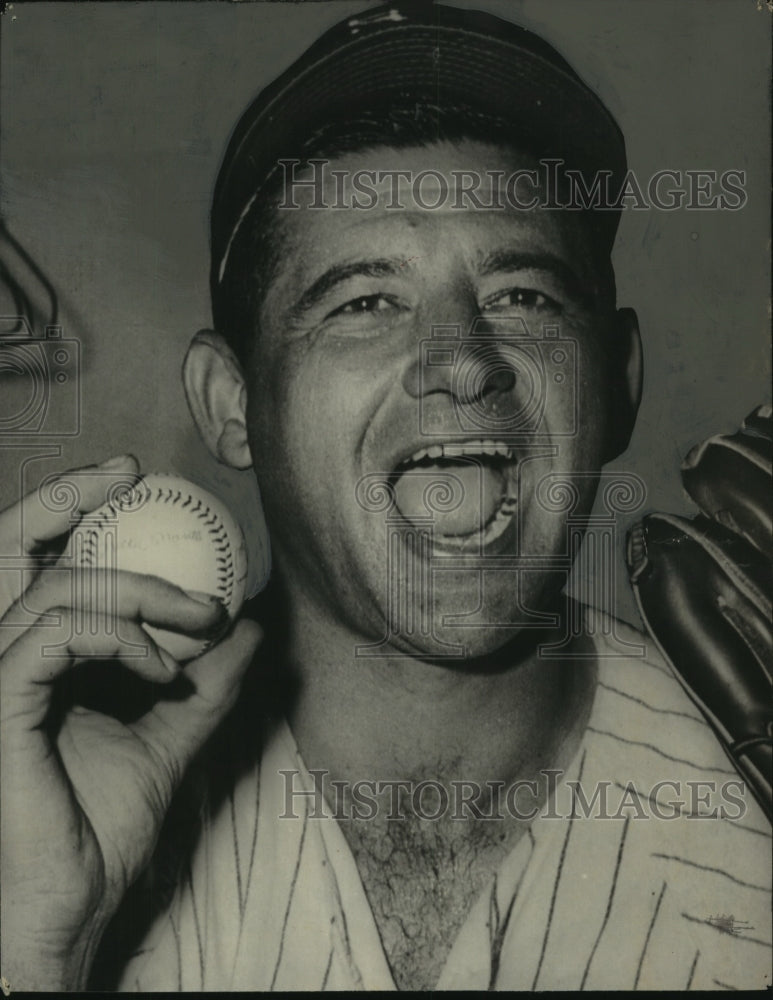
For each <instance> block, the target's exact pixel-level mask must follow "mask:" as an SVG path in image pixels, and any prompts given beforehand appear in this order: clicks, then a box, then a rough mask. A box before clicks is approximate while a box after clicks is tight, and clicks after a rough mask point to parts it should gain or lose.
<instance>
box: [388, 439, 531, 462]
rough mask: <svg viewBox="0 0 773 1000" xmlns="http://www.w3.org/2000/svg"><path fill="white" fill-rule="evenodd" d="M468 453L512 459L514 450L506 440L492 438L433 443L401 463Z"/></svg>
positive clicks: (457, 456) (459, 455)
mask: <svg viewBox="0 0 773 1000" xmlns="http://www.w3.org/2000/svg"><path fill="white" fill-rule="evenodd" d="M466 455H471V456H480V455H501V456H502V457H503V458H507V459H512V458H513V450H512V448H510V447H509V446H508V445H506V444H505V443H504V442H502V441H492V440H491V439H490V438H486V439H485V440H478V441H464V442H458V443H455V444H433V445H432V446H431V447H429V448H420V449H419V450H418V451H415V452H414V453H413V454H412V455H411V457H410V458H408V459H406V460H405V461H404V462H402V463H401V464H402V465H405V464H407V463H414V462H420V461H421V460H422V459H424V458H460V457H463V456H466Z"/></svg>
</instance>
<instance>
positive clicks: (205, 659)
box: [131, 619, 263, 775]
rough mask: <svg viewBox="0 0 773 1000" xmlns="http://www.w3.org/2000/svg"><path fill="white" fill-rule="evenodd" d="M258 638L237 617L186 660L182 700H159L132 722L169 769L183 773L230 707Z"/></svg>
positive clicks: (253, 625) (260, 633)
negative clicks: (215, 640) (212, 642)
mask: <svg viewBox="0 0 773 1000" xmlns="http://www.w3.org/2000/svg"><path fill="white" fill-rule="evenodd" d="M262 638H263V631H262V629H261V628H260V626H259V625H257V623H256V622H253V621H250V620H248V619H241V620H240V621H239V622H237V623H236V625H235V627H234V629H233V630H232V631H231V632H230V633H229V634H228V635H227V636H226V637H225V638H224V639H223V640H222V641H221V642H220V643H218V644H217V646H215V647H214V648H213V649H211V650H209V651H208V652H207V653H205V654H204V655H203V656H201V657H199V658H198V659H196V660H193V661H192V662H190V663H189V664H188V666H187V667H186V670H185V680H186V683H187V684H188V685H189V692H190V693H189V695H188V697H187V698H184V699H176V700H171V699H170V700H163V699H162V700H160V701H159V702H157V704H156V705H155V706H154V707H153V709H152V710H151V711H150V712H148V713H147V714H146V715H144V716H143V717H142V718H141V719H140V720H138V721H137V722H135V723H134V724H133V725H132V726H131V728H132V729H133V731H134V732H136V733H137V735H138V736H139V737H140V738H141V739H142V740H143V741H144V742H145V743H146V744H148V745H150V746H152V747H153V749H154V750H155V752H156V753H157V754H159V755H160V756H161V758H162V759H163V760H164V762H165V764H166V770H167V772H168V773H171V774H175V775H182V774H183V773H184V771H185V768H186V767H187V766H188V764H189V763H190V761H191V760H192V758H193V756H194V755H195V754H196V752H197V751H198V750H199V748H200V747H201V746H202V744H203V743H204V741H205V740H206V739H207V738H208V737H209V736H210V735H211V733H212V732H213V731H214V730H215V728H216V726H217V725H218V723H219V722H220V721H221V720H222V719H223V718H224V716H225V715H226V714H227V712H228V711H229V710H230V709H231V707H232V706H233V705H234V703H235V701H236V699H237V697H238V695H239V691H240V689H241V683H242V679H243V677H244V674H245V673H246V671H247V668H248V667H249V665H250V663H251V662H252V659H253V657H254V655H255V651H256V650H257V648H258V646H259V644H260V642H261V640H262Z"/></svg>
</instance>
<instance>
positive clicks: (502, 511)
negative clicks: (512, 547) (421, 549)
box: [390, 439, 517, 551]
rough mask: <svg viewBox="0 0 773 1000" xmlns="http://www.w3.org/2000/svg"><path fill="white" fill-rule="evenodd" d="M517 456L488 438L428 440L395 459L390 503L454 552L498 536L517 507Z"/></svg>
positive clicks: (484, 543)
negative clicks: (428, 443) (427, 443)
mask: <svg viewBox="0 0 773 1000" xmlns="http://www.w3.org/2000/svg"><path fill="white" fill-rule="evenodd" d="M516 466H517V460H516V458H515V455H514V453H513V449H512V447H511V446H510V445H508V444H506V443H505V442H502V441H496V440H492V439H483V440H470V441H459V442H447V443H443V444H440V443H438V444H432V445H429V446H427V447H425V448H420V449H419V450H417V451H415V452H413V454H411V455H410V456H408V457H407V458H405V459H403V460H402V461H401V462H399V463H398V465H397V466H396V468H395V469H394V471H393V472H392V474H391V476H390V482H391V485H392V488H393V490H394V496H395V503H396V506H397V508H398V510H399V511H400V513H401V514H402V516H403V517H404V518H405V520H406V521H409V522H410V523H412V524H417V525H418V524H419V523H421V524H424V525H427V524H428V523H431V524H432V527H433V529H434V540H435V542H436V544H439V545H440V546H442V547H443V548H449V549H452V550H455V551H463V550H464V549H473V548H474V549H479V548H481V547H483V546H486V545H488V544H490V543H491V542H493V541H494V539H496V538H499V536H500V535H502V534H503V533H504V532H505V531H506V530H507V528H508V527H509V525H510V523H511V522H512V519H513V516H514V514H515V511H516V507H517V482H516V473H515V470H516Z"/></svg>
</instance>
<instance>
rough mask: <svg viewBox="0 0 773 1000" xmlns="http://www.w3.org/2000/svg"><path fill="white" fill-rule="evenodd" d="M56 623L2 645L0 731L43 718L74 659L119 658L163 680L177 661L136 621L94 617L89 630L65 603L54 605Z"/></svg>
mask: <svg viewBox="0 0 773 1000" xmlns="http://www.w3.org/2000/svg"><path fill="white" fill-rule="evenodd" d="M55 614H56V616H57V618H58V625H57V626H56V627H51V626H50V625H49V624H45V625H38V626H36V627H33V628H30V629H27V630H26V631H25V632H24V633H23V634H22V635H21V636H19V637H18V638H17V639H16V641H15V642H13V643H12V644H11V646H10V647H9V648H8V650H7V651H6V653H5V655H4V656H3V660H2V670H0V691H1V694H0V709H1V710H2V725H3V729H4V733H3V735H4V737H6V736H7V735H8V733H9V732H10V731H11V730H12V729H13V728H14V725H15V724H18V723H19V722H23V725H22V726H18V725H16V731H17V732H18V733H19V734H20V737H21V738H23V737H24V734H25V733H26V734H28V733H32V732H33V731H34V730H35V729H36V728H37V727H39V726H40V725H41V724H42V723H43V721H44V720H45V718H46V714H47V712H48V707H49V704H50V698H51V685H52V684H53V682H54V681H55V680H57V678H59V677H61V676H62V674H64V673H65V672H66V671H67V670H69V669H70V667H71V666H72V665H73V664H74V663H75V662H77V661H79V660H83V659H87V658H88V659H100V660H117V661H119V662H121V663H122V664H123V665H124V666H125V667H127V669H129V670H130V671H131V672H132V673H135V674H137V675H138V676H139V677H142V678H143V679H145V680H147V681H151V682H154V683H159V684H166V683H168V682H169V681H171V680H172V679H173V678H174V677H175V676H176V675H177V674H178V673H179V670H180V666H179V664H178V663H177V662H176V661H175V660H174V659H173V658H172V657H171V656H170V655H169V653H167V652H166V650H163V649H159V647H157V646H156V644H155V643H154V642H153V640H152V639H151V638H150V636H148V634H147V632H145V630H144V629H143V628H142V626H141V625H139V624H138V623H137V622H135V621H130V620H128V619H125V618H107V617H105V616H101V617H98V618H97V619H96V620H95V621H94V622H93V623H92V627H91V628H90V629H89V630H88V631H83V630H82V629H81V626H80V623H79V622H78V620H77V617H76V616H75V615H74V614H73V612H72V611H71V610H70V609H69V608H58V609H55Z"/></svg>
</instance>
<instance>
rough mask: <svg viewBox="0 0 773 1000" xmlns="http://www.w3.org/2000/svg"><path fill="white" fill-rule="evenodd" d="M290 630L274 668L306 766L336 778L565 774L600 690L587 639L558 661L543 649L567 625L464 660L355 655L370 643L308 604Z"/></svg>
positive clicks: (504, 778)
mask: <svg viewBox="0 0 773 1000" xmlns="http://www.w3.org/2000/svg"><path fill="white" fill-rule="evenodd" d="M284 624H285V626H286V627H285V629H284V630H283V631H284V635H285V643H284V644H283V646H282V648H281V650H280V649H277V650H276V651H275V663H276V660H277V659H278V660H279V662H278V663H276V666H277V668H278V669H280V670H281V671H283V673H284V676H285V677H286V678H287V679H290V680H291V683H290V684H289V685H288V687H289V688H291V689H292V694H291V696H290V697H289V698H287V701H286V706H285V711H286V714H287V717H288V721H289V723H290V726H291V728H292V730H293V734H294V736H295V739H296V741H297V743H298V747H299V750H300V752H301V754H302V756H303V758H304V761H305V763H306V765H307V767H309V768H311V769H316V768H319V769H322V770H324V771H326V772H327V773H328V775H329V776H330V777H331V778H333V779H335V780H343V781H349V782H355V781H359V780H374V781H379V780H392V779H394V778H419V779H421V778H428V777H432V778H436V779H438V780H441V781H446V780H450V779H454V778H464V779H468V780H475V781H480V782H481V783H485V782H487V781H492V780H502V781H505V782H509V781H514V780H522V779H527V780H528V779H533V778H534V777H535V776H536V775H538V773H539V771H540V770H541V769H546V768H552V767H559V768H560V767H565V766H567V765H568V763H569V760H570V759H571V756H572V755H573V752H574V749H575V748H576V746H577V744H578V743H579V739H580V737H581V735H582V732H583V730H584V725H585V721H586V719H587V714H588V711H589V708H590V703H591V700H592V694H593V691H594V689H595V664H594V661H593V659H592V658H591V659H588V656H587V654H588V648H587V640H583V639H582V638H580V639H578V640H577V641H576V642H575V643H574V645H573V647H572V648H571V649H569V650H568V652H567V655H566V656H565V657H564V658H562V659H560V660H556V659H545V658H542V657H540V655H539V653H538V650H537V645H538V643H542V642H549V641H551V639H552V640H555V639H556V638H557V637H558V636H559V635H562V634H563V632H562V630H561V629H560V628H557V629H555V630H554V631H555V634H551V633H545V632H540V633H539V635H538V638H536V639H530V640H529V641H528V642H526V641H525V640H524V639H523V638H521V639H516V640H515V641H512V642H510V643H508V644H507V645H505V646H504V647H502V648H501V649H500V650H498V651H497V654H496V655H494V656H490V657H487V658H486V659H485V660H482V659H481V660H476V661H463V662H462V663H459V662H458V661H453V660H449V661H435V662H431V661H426V660H422V659H420V658H418V657H416V656H406V655H400V653H399V652H397V651H394V650H393V651H391V653H390V652H389V651H388V650H385V653H386V654H387V655H384V656H377V657H365V656H358V655H356V653H355V648H356V647H357V646H358V645H361V644H364V643H366V642H367V641H368V640H367V639H366V638H365V637H363V636H359V635H355V634H354V633H353V632H352V631H351V630H349V629H348V628H346V627H345V626H343V625H341V624H340V623H339V622H332V621H331V620H330V618H329V617H327V616H325V615H324V613H323V612H322V611H321V609H319V608H316V607H314V606H313V605H309V604H305V603H303V602H299V605H298V606H295V607H294V609H293V614H292V615H291V616H290V619H289V621H288V622H286V623H284ZM580 653H582V654H583V657H582V658H578V654H580ZM276 654H278V657H277V656H276Z"/></svg>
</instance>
